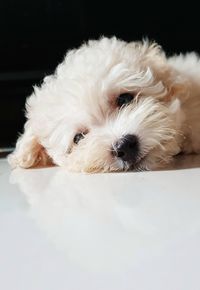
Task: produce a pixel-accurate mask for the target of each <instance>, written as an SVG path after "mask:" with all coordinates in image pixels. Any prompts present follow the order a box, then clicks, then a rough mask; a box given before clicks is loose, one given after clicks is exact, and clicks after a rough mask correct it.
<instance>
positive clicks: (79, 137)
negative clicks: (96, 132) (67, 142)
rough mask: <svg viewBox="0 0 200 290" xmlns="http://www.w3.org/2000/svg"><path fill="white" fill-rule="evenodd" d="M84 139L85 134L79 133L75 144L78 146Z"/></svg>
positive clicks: (75, 138) (75, 137)
mask: <svg viewBox="0 0 200 290" xmlns="http://www.w3.org/2000/svg"><path fill="white" fill-rule="evenodd" d="M84 137H85V133H77V134H76V135H75V136H74V139H73V142H74V143H75V144H78V143H79V141H80V140H81V139H83V138H84Z"/></svg>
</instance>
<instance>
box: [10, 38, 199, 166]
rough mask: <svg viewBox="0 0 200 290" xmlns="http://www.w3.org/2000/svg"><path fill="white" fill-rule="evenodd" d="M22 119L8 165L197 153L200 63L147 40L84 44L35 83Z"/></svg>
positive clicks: (156, 160)
mask: <svg viewBox="0 0 200 290" xmlns="http://www.w3.org/2000/svg"><path fill="white" fill-rule="evenodd" d="M26 117H27V122H26V124H25V129H24V133H23V134H22V135H21V136H20V137H19V139H18V141H17V144H16V149H15V151H14V152H13V153H12V154H11V155H10V156H9V158H8V159H9V162H10V164H11V166H12V167H16V166H20V167H24V168H29V167H34V166H36V165H38V164H40V165H45V164H47V163H49V162H52V163H54V164H56V165H59V166H63V167H65V168H67V169H68V170H72V171H84V172H108V171H123V170H133V169H134V170H153V169H158V168H161V167H163V166H165V165H166V164H168V163H170V162H171V161H172V160H173V156H175V155H177V154H178V153H180V152H184V153H199V152H200V61H199V58H198V56H197V55H196V54H195V53H190V54H186V55H179V56H174V57H171V58H166V55H165V53H164V52H163V51H162V50H161V48H160V47H159V46H158V45H157V44H155V43H149V42H148V41H143V42H131V43H127V42H125V41H121V40H118V39H116V38H115V37H113V38H101V39H100V40H97V41H89V42H88V43H86V44H83V45H82V46H81V47H80V48H79V49H74V50H71V51H69V52H68V53H67V55H66V57H65V58H64V61H63V62H62V63H61V64H60V65H59V66H58V67H57V69H56V71H55V73H54V74H53V75H51V76H47V77H45V78H44V81H43V84H42V85H41V87H34V92H33V94H32V95H31V96H30V97H29V98H28V99H27V101H26Z"/></svg>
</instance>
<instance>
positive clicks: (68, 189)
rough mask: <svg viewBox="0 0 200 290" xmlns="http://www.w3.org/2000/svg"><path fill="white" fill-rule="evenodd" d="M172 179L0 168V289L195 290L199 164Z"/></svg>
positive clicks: (191, 161) (185, 162)
mask: <svg viewBox="0 0 200 290" xmlns="http://www.w3.org/2000/svg"><path fill="white" fill-rule="evenodd" d="M174 166H175V167H176V168H187V167H190V169H179V170H168V171H157V172H139V173H136V172H135V173H134V172H133V173H118V174H95V175H84V174H69V173H66V172H65V171H64V170H63V169H60V168H58V167H52V168H44V169H31V170H22V169H17V170H14V171H13V172H12V173H11V172H10V169H9V166H8V165H7V163H6V161H5V160H3V159H1V160H0V289H2V290H102V289H104V290H151V289H152V290H199V289H200V168H199V167H200V157H198V156H192V157H189V158H186V159H180V160H178V161H177V162H176V163H175V165H174Z"/></svg>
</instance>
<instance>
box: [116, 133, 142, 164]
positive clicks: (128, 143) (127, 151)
mask: <svg viewBox="0 0 200 290" xmlns="http://www.w3.org/2000/svg"><path fill="white" fill-rule="evenodd" d="M112 152H113V155H114V156H116V157H119V158H121V159H122V160H123V161H128V162H134V161H135V160H136V158H137V156H138V152H139V142H138V137H137V136H135V135H130V134H128V135H125V136H124V137H123V138H121V139H120V140H118V141H117V142H116V143H115V144H114V146H113V151H112Z"/></svg>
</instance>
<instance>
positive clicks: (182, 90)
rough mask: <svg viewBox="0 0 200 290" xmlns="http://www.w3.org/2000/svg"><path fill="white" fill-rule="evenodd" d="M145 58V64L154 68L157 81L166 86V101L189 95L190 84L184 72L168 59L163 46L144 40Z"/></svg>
mask: <svg viewBox="0 0 200 290" xmlns="http://www.w3.org/2000/svg"><path fill="white" fill-rule="evenodd" d="M143 59H144V62H145V66H147V67H148V66H149V67H150V69H151V70H152V72H153V74H154V77H155V81H161V82H162V84H163V85H164V87H165V88H166V95H165V96H164V101H166V102H170V101H172V100H174V99H176V98H179V97H180V98H183V97H184V98H185V97H187V96H188V89H189V84H188V81H187V79H186V78H184V76H183V74H181V73H180V72H179V71H178V70H176V68H175V67H174V66H173V65H172V64H171V63H170V62H169V61H168V59H167V57H166V55H165V53H164V51H163V50H162V48H161V46H159V45H157V44H156V43H149V42H148V41H144V42H143Z"/></svg>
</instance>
